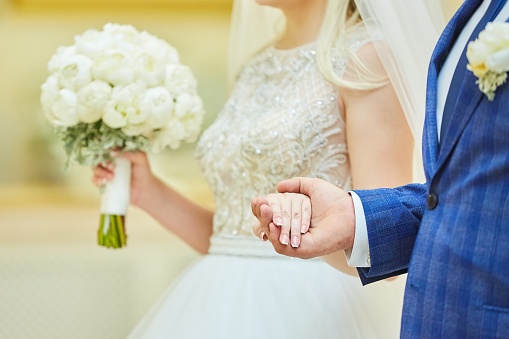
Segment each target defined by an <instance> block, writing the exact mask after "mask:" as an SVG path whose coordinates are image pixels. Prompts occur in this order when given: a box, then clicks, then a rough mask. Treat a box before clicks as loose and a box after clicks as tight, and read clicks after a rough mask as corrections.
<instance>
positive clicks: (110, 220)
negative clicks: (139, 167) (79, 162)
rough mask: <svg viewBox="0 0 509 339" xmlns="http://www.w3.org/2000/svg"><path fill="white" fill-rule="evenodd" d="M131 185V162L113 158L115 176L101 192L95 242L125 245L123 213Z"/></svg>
mask: <svg viewBox="0 0 509 339" xmlns="http://www.w3.org/2000/svg"><path fill="white" fill-rule="evenodd" d="M130 187H131V162H130V161H129V160H127V159H123V158H117V159H115V177H114V178H113V180H112V181H110V182H108V183H107V184H106V186H105V189H104V191H103V193H102V201H101V220H100V224H99V230H98V231H97V242H98V244H99V245H101V246H105V247H108V248H122V247H124V246H126V244H127V242H126V240H127V235H126V231H125V215H126V213H127V208H128V206H129V200H130Z"/></svg>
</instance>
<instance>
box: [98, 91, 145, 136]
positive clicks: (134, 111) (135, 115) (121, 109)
mask: <svg viewBox="0 0 509 339" xmlns="http://www.w3.org/2000/svg"><path fill="white" fill-rule="evenodd" d="M144 90H145V86H144V84H143V83H142V82H140V81H138V82H135V83H133V84H131V85H127V86H121V87H115V88H114V89H113V92H112V94H111V99H110V100H109V101H108V102H107V103H106V107H105V108H104V114H103V118H102V119H103V121H104V123H105V124H106V125H108V126H109V127H111V128H120V127H125V126H126V125H127V124H128V123H129V124H133V125H136V124H140V123H142V122H144V121H145V118H146V117H145V116H144V114H143V112H141V111H140V110H139V109H138V99H139V96H140V95H141V94H142V93H143V91H144Z"/></svg>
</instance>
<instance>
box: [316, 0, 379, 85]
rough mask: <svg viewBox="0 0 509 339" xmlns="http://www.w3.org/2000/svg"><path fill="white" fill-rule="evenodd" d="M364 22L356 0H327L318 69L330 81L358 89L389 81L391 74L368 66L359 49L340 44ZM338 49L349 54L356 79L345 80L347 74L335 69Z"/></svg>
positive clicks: (319, 47) (318, 47) (318, 54)
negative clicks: (335, 56)
mask: <svg viewBox="0 0 509 339" xmlns="http://www.w3.org/2000/svg"><path fill="white" fill-rule="evenodd" d="M360 24H362V19H361V17H360V15H359V12H358V11H357V7H356V5H355V2H354V1H353V0H348V1H345V0H328V1H327V6H326V9H325V13H324V17H323V21H322V26H321V28H320V32H319V34H318V38H317V47H316V61H317V64H318V69H319V70H320V72H321V73H322V74H323V75H324V76H325V77H326V78H327V80H329V81H330V82H332V83H334V84H336V85H338V86H343V87H348V88H352V89H358V90H369V89H374V88H379V87H382V86H384V85H386V84H387V83H388V82H389V80H388V77H387V76H386V75H381V74H375V73H374V72H372V71H371V70H370V69H369V68H368V67H366V65H365V64H364V63H363V62H362V60H361V59H360V58H359V56H358V55H357V54H356V53H355V51H352V49H351V48H350V46H348V43H343V44H341V43H338V42H339V41H340V40H342V41H343V42H346V41H348V40H349V39H348V36H349V34H350V32H351V31H352V29H353V28H354V27H355V26H357V25H360ZM338 48H340V49H341V51H340V52H341V53H344V55H345V56H346V57H347V59H348V61H349V63H350V66H351V67H349V71H351V72H353V75H354V78H356V79H357V80H355V81H349V80H345V79H344V78H343V74H338V73H337V71H336V70H335V69H334V62H335V60H333V53H335V51H337V49H338ZM336 62H337V61H336Z"/></svg>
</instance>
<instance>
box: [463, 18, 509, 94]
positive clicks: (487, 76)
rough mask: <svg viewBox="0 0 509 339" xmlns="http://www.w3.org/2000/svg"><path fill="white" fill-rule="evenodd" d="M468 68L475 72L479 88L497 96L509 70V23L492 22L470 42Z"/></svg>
mask: <svg viewBox="0 0 509 339" xmlns="http://www.w3.org/2000/svg"><path fill="white" fill-rule="evenodd" d="M467 59H468V62H469V64H468V66H467V68H468V69H469V70H470V71H472V72H473V73H474V75H475V76H476V77H478V78H479V79H478V80H477V82H476V83H477V84H478V85H479V89H480V90H481V91H482V92H483V93H485V94H486V95H487V96H488V99H489V100H493V98H494V97H495V91H496V89H497V87H498V86H500V85H502V84H503V83H505V81H506V79H507V72H508V71H509V23H507V22H490V23H489V24H488V25H487V26H486V29H485V30H484V31H482V32H481V33H480V34H479V37H478V38H477V39H476V40H475V41H472V42H471V43H469V44H468V48H467Z"/></svg>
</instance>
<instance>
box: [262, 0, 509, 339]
mask: <svg viewBox="0 0 509 339" xmlns="http://www.w3.org/2000/svg"><path fill="white" fill-rule="evenodd" d="M508 17H509V4H507V3H506V1H505V0H491V1H490V0H485V1H482V0H466V1H465V3H464V4H463V5H462V6H461V8H460V9H459V11H458V12H457V13H456V15H455V16H454V17H453V18H452V20H451V22H450V23H449V24H448V26H447V27H446V28H445V30H444V32H443V34H442V36H441V38H440V40H439V41H438V43H437V46H436V49H435V51H434V53H433V56H432V60H431V63H430V68H429V74H428V89H427V104H426V120H425V127H424V136H423V158H424V166H425V172H426V184H425V185H421V184H410V185H407V186H403V187H399V188H396V189H376V190H364V191H354V192H350V194H347V193H346V192H344V191H342V190H340V189H339V188H337V187H335V186H333V185H331V184H328V183H326V182H324V181H321V180H319V179H309V178H294V179H291V180H287V181H284V182H282V183H280V185H279V186H278V190H279V191H281V192H298V193H303V194H307V195H309V196H310V198H311V204H312V209H313V210H312V213H313V214H312V220H311V229H310V232H308V233H306V234H304V235H303V237H302V241H301V246H300V247H299V248H292V247H290V246H284V245H281V244H280V243H279V241H278V238H279V235H278V232H279V229H278V228H277V227H275V226H274V225H273V224H271V219H272V214H271V210H270V208H269V207H268V206H266V205H264V204H263V202H264V199H263V198H257V199H255V200H253V212H254V214H255V215H256V216H257V217H258V219H259V220H260V224H261V225H260V226H261V227H262V228H263V231H264V232H265V234H266V235H267V236H268V237H269V239H270V240H271V242H272V244H273V246H274V247H275V248H276V250H277V251H278V252H279V253H282V254H286V255H290V256H295V257H301V258H309V257H313V256H318V255H323V254H326V253H324V252H325V251H324V249H327V252H329V253H330V252H334V251H340V250H343V249H351V248H352V247H353V250H352V252H351V253H350V250H347V251H346V252H347V254H348V255H347V257H348V256H350V255H351V257H350V258H349V264H350V265H353V266H357V267H359V269H358V272H359V275H360V278H361V280H362V282H363V284H367V283H371V282H374V281H377V280H380V279H384V278H387V277H390V276H395V275H398V274H402V273H405V272H408V279H407V285H406V289H405V301H404V306H403V319H402V328H401V336H402V337H403V338H439V337H440V338H508V337H509V84H507V83H506V84H503V85H500V86H499V87H498V88H497V89H496V91H495V97H494V99H493V100H492V101H490V100H489V99H488V98H487V96H486V95H485V94H484V93H482V92H481V91H480V90H479V88H478V86H477V85H476V80H477V78H476V77H475V76H474V75H473V73H472V72H470V71H469V70H467V68H466V67H467V60H466V57H465V51H466V45H467V43H468V41H472V40H475V39H476V38H477V36H478V35H479V32H480V31H482V30H483V29H484V28H485V27H486V24H487V22H489V21H500V22H505V21H507V20H508ZM507 25H509V23H507ZM506 34H507V33H506ZM499 39H500V40H502V37H499ZM504 39H506V41H507V39H508V37H507V35H506V36H505V38H504ZM507 69H508V68H506V70H507ZM260 226H257V227H260ZM260 232H261V230H260ZM338 255H339V254H338Z"/></svg>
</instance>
